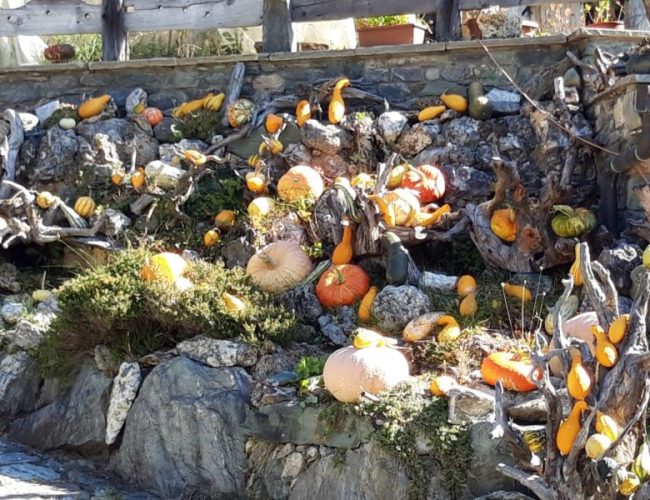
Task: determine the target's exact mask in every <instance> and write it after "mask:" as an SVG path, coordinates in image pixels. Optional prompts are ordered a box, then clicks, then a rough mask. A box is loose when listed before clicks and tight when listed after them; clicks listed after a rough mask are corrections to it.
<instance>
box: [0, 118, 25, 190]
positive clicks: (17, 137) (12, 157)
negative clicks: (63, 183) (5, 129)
mask: <svg viewBox="0 0 650 500" xmlns="http://www.w3.org/2000/svg"><path fill="white" fill-rule="evenodd" d="M4 118H5V120H7V121H8V122H9V124H10V125H11V131H10V132H9V136H8V137H6V138H5V140H4V143H3V144H2V146H1V147H0V156H1V157H2V158H4V166H3V167H4V175H3V178H4V180H8V181H13V180H14V179H15V178H16V161H17V160H18V153H19V152H20V147H21V146H22V145H23V141H24V140H25V133H24V131H23V122H22V121H21V120H20V116H18V113H17V112H16V111H14V110H13V109H7V110H6V111H5V112H4ZM10 192H11V188H10V187H9V186H7V185H3V186H2V187H0V199H5V198H7V197H8V196H9V193H10Z"/></svg>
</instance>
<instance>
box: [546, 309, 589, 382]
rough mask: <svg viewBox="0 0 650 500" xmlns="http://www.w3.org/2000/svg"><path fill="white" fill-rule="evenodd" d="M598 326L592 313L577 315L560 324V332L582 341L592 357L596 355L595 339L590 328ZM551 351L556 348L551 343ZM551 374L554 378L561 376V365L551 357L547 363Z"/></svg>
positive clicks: (555, 358) (556, 359) (557, 359)
mask: <svg viewBox="0 0 650 500" xmlns="http://www.w3.org/2000/svg"><path fill="white" fill-rule="evenodd" d="M594 325H598V315H597V314H596V313H595V312H594V311H589V312H585V313H582V314H578V315H577V316H574V317H573V318H571V319H568V320H566V321H564V322H563V323H562V330H563V331H564V334H565V335H566V336H567V337H574V338H577V339H581V340H584V341H585V342H586V343H587V345H589V350H590V351H591V354H592V355H594V356H595V355H596V339H595V337H594V334H593V333H591V327H592V326H594ZM550 347H551V349H554V348H555V347H556V345H555V343H554V342H551V346H550ZM549 366H550V367H551V372H552V373H553V375H555V376H556V377H560V376H561V375H562V365H561V363H560V360H559V358H557V357H555V356H554V357H553V358H551V361H550V363H549Z"/></svg>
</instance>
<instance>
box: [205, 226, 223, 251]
mask: <svg viewBox="0 0 650 500" xmlns="http://www.w3.org/2000/svg"><path fill="white" fill-rule="evenodd" d="M217 243H219V231H217V230H216V229H210V230H209V231H206V232H205V234H204V235H203V245H204V246H206V247H208V248H210V247H213V246H215V245H216V244H217Z"/></svg>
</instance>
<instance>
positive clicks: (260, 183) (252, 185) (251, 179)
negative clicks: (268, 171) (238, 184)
mask: <svg viewBox="0 0 650 500" xmlns="http://www.w3.org/2000/svg"><path fill="white" fill-rule="evenodd" d="M246 187H247V188H248V189H249V190H250V191H252V192H253V193H261V192H262V191H264V189H266V177H264V174H261V173H260V172H248V173H247V174H246Z"/></svg>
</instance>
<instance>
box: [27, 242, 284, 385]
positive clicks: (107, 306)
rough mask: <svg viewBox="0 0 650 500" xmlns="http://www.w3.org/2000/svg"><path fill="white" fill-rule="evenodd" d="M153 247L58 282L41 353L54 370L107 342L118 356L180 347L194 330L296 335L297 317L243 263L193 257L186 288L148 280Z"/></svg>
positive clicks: (260, 337) (257, 338) (274, 337)
mask: <svg viewBox="0 0 650 500" xmlns="http://www.w3.org/2000/svg"><path fill="white" fill-rule="evenodd" d="M146 256H147V254H146V252H144V251H140V250H138V251H135V250H130V251H127V252H124V253H121V254H120V255H119V256H117V257H116V258H115V259H114V260H113V261H112V262H110V263H109V264H108V265H105V266H101V267H97V268H95V269H93V270H89V271H86V272H84V273H83V274H81V275H79V276H77V277H76V278H74V279H71V280H69V281H67V282H66V283H65V284H64V285H63V286H62V287H61V288H60V289H59V305H60V308H61V312H60V314H59V316H58V317H57V319H56V320H55V321H54V323H53V325H52V327H51V329H50V332H49V333H48V334H47V335H46V339H45V342H44V344H43V347H42V349H41V351H40V353H39V357H40V360H41V363H42V365H43V368H44V370H45V371H46V373H48V374H52V375H63V374H65V373H66V372H70V371H71V369H73V368H74V367H75V366H77V365H78V361H79V359H80V358H81V357H83V356H84V355H87V354H90V353H92V351H93V350H94V348H95V346H96V345H98V344H103V345H105V346H107V347H108V348H109V350H111V351H112V352H114V353H115V354H116V356H117V357H118V358H119V359H125V358H133V357H139V356H142V355H144V354H147V353H150V352H153V351H155V350H157V349H162V348H167V347H172V346H174V345H175V344H176V343H177V342H179V341H181V340H184V339H187V338H190V337H193V336H195V335H199V334H202V335H206V336H208V337H213V338H229V337H237V336H241V337H242V338H243V339H244V340H245V341H247V342H250V343H258V342H262V341H264V340H267V339H268V340H271V341H274V342H278V343H283V342H286V341H289V340H291V339H293V338H294V335H295V333H296V331H297V328H296V326H297V323H296V320H295V318H294V316H293V315H292V314H291V313H289V312H288V311H287V310H286V309H285V308H283V307H282V306H281V305H280V304H279V303H278V302H277V301H276V300H275V298H273V297H272V296H270V295H268V294H266V293H264V292H261V291H259V290H257V289H255V288H254V287H253V286H252V285H251V284H250V282H249V280H248V278H247V277H246V276H245V274H244V272H243V271H242V270H240V269H236V270H228V269H225V268H224V267H223V265H221V264H214V265H212V264H208V263H204V262H198V263H191V264H190V266H189V269H188V271H187V272H186V273H185V276H186V277H187V278H188V279H189V280H190V281H191V282H192V283H193V286H192V287H191V288H190V289H189V290H187V291H184V292H181V291H179V290H178V289H176V288H175V287H174V286H169V284H167V283H165V282H161V281H151V282H146V281H143V280H142V279H141V278H140V270H141V269H142V266H143V265H144V263H145V258H146ZM224 292H229V293H232V294H234V295H236V296H238V297H240V298H242V299H243V300H244V301H245V302H246V303H247V304H248V307H247V308H246V309H245V310H244V311H243V312H236V311H229V310H228V309H227V308H226V307H225V304H224V302H223V299H222V295H223V293H224Z"/></svg>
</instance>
